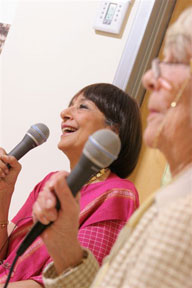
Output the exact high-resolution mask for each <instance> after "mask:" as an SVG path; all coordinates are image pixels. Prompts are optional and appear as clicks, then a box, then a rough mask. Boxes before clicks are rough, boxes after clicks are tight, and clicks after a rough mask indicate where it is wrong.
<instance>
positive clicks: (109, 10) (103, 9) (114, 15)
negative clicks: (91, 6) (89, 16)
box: [93, 0, 131, 34]
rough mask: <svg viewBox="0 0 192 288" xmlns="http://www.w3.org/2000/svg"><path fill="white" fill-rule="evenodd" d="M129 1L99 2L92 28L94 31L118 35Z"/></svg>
mask: <svg viewBox="0 0 192 288" xmlns="http://www.w3.org/2000/svg"><path fill="white" fill-rule="evenodd" d="M130 3H131V0H128V1H123V0H121V1H100V5H99V7H98V11H97V16H96V20H95V23H94V25H93V28H94V29H95V30H99V31H104V32H109V33H114V34H119V33H120V31H121V26H122V24H123V20H124V18H125V16H126V12H127V9H128V7H129V4H130Z"/></svg>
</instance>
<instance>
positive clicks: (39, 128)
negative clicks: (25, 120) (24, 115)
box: [27, 123, 49, 145]
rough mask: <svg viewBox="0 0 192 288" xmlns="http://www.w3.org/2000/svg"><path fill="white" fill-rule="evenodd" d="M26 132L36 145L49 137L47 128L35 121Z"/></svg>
mask: <svg viewBox="0 0 192 288" xmlns="http://www.w3.org/2000/svg"><path fill="white" fill-rule="evenodd" d="M27 134H28V135H29V136H30V137H31V138H33V140H34V141H35V143H36V144H37V145H41V144H42V143H44V142H45V141H47V139H48V137H49V128H48V127H47V126H46V125H45V124H42V123H37V124H34V125H32V126H31V127H30V128H29V130H28V131H27Z"/></svg>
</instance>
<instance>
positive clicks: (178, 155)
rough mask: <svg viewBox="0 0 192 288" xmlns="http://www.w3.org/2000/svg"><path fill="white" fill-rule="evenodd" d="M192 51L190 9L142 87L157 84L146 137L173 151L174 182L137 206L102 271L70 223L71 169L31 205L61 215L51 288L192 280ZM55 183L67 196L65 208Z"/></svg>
mask: <svg viewBox="0 0 192 288" xmlns="http://www.w3.org/2000/svg"><path fill="white" fill-rule="evenodd" d="M191 58H192V8H190V9H187V10H185V11H184V12H183V13H182V14H181V15H180V17H179V18H178V20H177V21H176V22H175V23H174V24H173V25H172V26H171V27H170V28H169V29H168V32H167V34H166V42H165V48H164V59H163V61H162V62H161V61H159V60H158V59H155V60H154V61H153V62H152V68H151V69H150V70H148V71H147V72H146V73H145V75H144V76H143V84H144V86H145V87H146V89H148V90H150V91H151V95H150V98H149V104H148V109H149V116H148V119H147V122H148V124H147V128H146V130H145V134H144V139H145V142H146V144H147V145H148V146H149V147H153V148H157V149H159V150H160V151H161V152H162V153H163V154H164V155H165V157H166V158H167V161H168V163H169V166H170V170H171V174H172V177H173V178H172V182H171V183H170V184H169V185H168V186H166V187H163V188H161V189H160V190H159V191H157V192H156V193H155V194H154V195H152V196H151V197H150V198H149V199H148V200H147V202H146V203H144V205H142V206H141V208H140V209H139V210H138V211H136V212H135V213H134V215H133V216H132V217H131V219H130V220H129V221H128V223H127V224H126V225H125V227H124V228H123V230H122V231H121V233H120V235H119V237H118V239H117V241H116V243H115V245H114V246H113V248H112V251H111V253H110V255H109V256H108V257H106V259H105V261H104V264H103V265H102V267H101V268H100V271H99V272H98V273H97V270H98V265H97V263H96V261H95V259H94V257H93V255H92V254H91V253H90V252H89V250H86V249H83V248H81V246H80V244H79V243H78V241H77V238H76V235H77V229H76V231H75V229H72V228H71V229H68V227H69V225H70V227H76V226H77V225H76V223H77V221H78V220H77V219H78V204H77V202H76V200H75V199H74V198H73V197H72V195H71V192H70V190H69V188H68V187H67V184H66V181H65V176H66V175H65V173H61V174H60V175H56V177H54V178H52V180H51V181H50V183H49V184H48V185H47V186H46V189H45V190H44V201H43V200H42V198H41V199H38V200H37V202H36V204H35V205H34V209H33V214H34V218H35V219H36V220H40V221H41V222H42V223H47V221H49V220H50V219H51V220H53V218H50V214H51V213H52V214H53V213H54V215H55V222H54V224H53V225H52V226H50V228H48V229H47V230H45V232H44V233H43V234H42V238H43V240H44V242H45V244H46V246H47V249H48V251H49V253H50V254H51V256H52V258H53V261H54V262H53V263H52V264H50V265H49V267H48V268H46V270H45V271H44V283H45V286H46V287H47V288H48V287H50V288H54V287H65V288H67V287H70V288H71V287H75V288H76V287H79V288H80V287H81V288H82V287H83V288H86V287H92V288H93V287H94V288H95V287H97V288H99V287H100V288H101V287H110V288H112V287H114V288H120V287H121V288H123V287H129V288H157V287H158V288H160V287H161V288H168V287H174V288H177V287H185V288H189V287H191V285H192V284H191V283H192V60H191ZM52 190H54V191H55V192H56V194H57V196H58V198H59V199H60V202H61V211H60V212H59V213H58V212H57V211H56V209H55V208H54V205H55V196H54V195H53V194H52V193H51V191H52ZM48 199H49V201H52V203H53V204H52V207H51V208H49V209H47V208H46V205H45V204H46V201H47V200H48ZM69 218H70V220H69ZM61 231H62V232H61ZM53 243H54V245H53ZM55 243H57V245H56V244H55ZM96 273H97V275H96V277H95V274H96ZM94 277H95V280H94Z"/></svg>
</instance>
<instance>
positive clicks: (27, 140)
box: [8, 134, 37, 160]
mask: <svg viewBox="0 0 192 288" xmlns="http://www.w3.org/2000/svg"><path fill="white" fill-rule="evenodd" d="M36 146H37V144H36V143H35V141H34V140H33V138H32V137H30V136H29V135H28V134H25V136H24V137H23V139H22V140H21V142H20V143H19V144H17V146H15V148H13V149H12V150H11V152H9V153H8V155H11V156H14V157H15V158H16V159H17V160H19V159H21V157H23V156H24V155H25V154H26V153H27V152H28V151H29V150H31V149H33V148H35V147H36Z"/></svg>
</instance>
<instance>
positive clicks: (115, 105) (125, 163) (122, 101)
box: [69, 83, 142, 178]
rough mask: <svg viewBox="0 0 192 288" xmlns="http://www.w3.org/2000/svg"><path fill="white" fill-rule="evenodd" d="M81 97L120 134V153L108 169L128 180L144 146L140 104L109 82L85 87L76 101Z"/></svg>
mask: <svg viewBox="0 0 192 288" xmlns="http://www.w3.org/2000/svg"><path fill="white" fill-rule="evenodd" d="M80 94H82V95H83V96H84V97H85V98H86V99H88V100H91V101H92V102H94V103H95V105H96V106H97V107H98V108H99V110H100V111H101V112H102V113H103V114H104V115H105V117H106V123H107V125H110V126H111V127H112V129H113V128H114V131H117V133H118V135H119V137H120V140H121V150H120V153H119V156H118V158H117V159H116V160H115V161H114V162H113V163H112V164H111V165H110V166H109V168H110V170H111V171H112V172H113V173H115V174H117V175H118V176H119V177H121V178H126V177H127V176H129V175H130V174H131V172H132V171H133V169H134V168H135V166H136V164H137V161H138V157H139V152H140V149H141V143H142V128H141V117H140V110H139V106H138V104H137V102H136V101H135V99H133V98H132V97H130V96H129V95H128V94H127V93H125V92H124V91H123V90H121V89H119V88H118V87H116V86H114V85H112V84H108V83H98V84H92V85H89V86H86V87H84V88H83V89H81V90H80V91H79V92H78V93H77V94H76V95H75V96H74V97H73V99H74V98H76V97H78V96H79V95H80ZM73 99H72V100H71V102H72V101H73ZM71 102H70V103H71ZM69 106H70V104H69Z"/></svg>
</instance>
